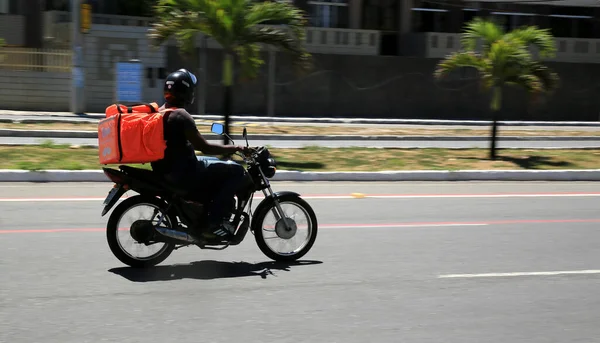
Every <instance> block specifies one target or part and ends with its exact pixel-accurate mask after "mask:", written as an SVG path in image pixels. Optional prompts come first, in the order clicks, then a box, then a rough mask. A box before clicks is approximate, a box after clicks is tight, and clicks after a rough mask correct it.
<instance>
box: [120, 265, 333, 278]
mask: <svg viewBox="0 0 600 343" xmlns="http://www.w3.org/2000/svg"><path fill="white" fill-rule="evenodd" d="M321 263H323V262H321V261H296V262H290V263H283V262H261V263H256V264H253V263H247V262H221V261H199V262H192V263H190V264H178V265H171V266H157V267H151V268H146V269H138V268H130V267H122V268H113V269H109V270H108V271H109V272H111V273H114V274H117V275H120V276H122V277H124V278H126V279H128V280H129V281H133V282H151V281H171V280H181V279H198V280H211V279H222V278H232V277H244V276H260V277H261V278H263V279H266V278H267V276H268V275H273V276H276V275H275V274H274V273H273V271H290V267H295V266H306V265H314V264H321Z"/></svg>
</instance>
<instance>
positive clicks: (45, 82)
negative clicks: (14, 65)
mask: <svg viewBox="0 0 600 343" xmlns="http://www.w3.org/2000/svg"><path fill="white" fill-rule="evenodd" d="M70 87H71V74H69V73H64V72H34V71H8V70H0V104H1V108H2V109H7V110H29V111H68V110H69V100H70V98H69V96H70V95H69V94H70Z"/></svg>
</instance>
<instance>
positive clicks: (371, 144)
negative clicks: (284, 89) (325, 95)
mask: <svg viewBox="0 0 600 343" xmlns="http://www.w3.org/2000/svg"><path fill="white" fill-rule="evenodd" d="M211 138H212V137H211ZM46 141H48V138H29V137H0V145H9V144H15V145H38V144H41V143H43V142H46ZM51 141H53V142H54V143H55V144H73V145H90V146H98V139H96V138H52V139H51ZM209 141H212V142H222V140H220V139H216V140H215V139H209ZM249 142H250V145H252V146H262V145H267V146H271V147H274V148H302V147H306V146H322V147H328V148H342V147H368V148H447V149H452V148H454V149H456V148H488V147H489V142H487V141H431V140H429V141H428V140H424V141H412V140H410V141H352V140H343V141H342V140H340V141H324V140H321V141H318V140H253V139H252V137H250V138H249ZM237 143H243V142H240V141H237ZM497 144H498V147H499V148H515V149H520V148H562V149H568V148H600V136H599V137H598V140H585V141H503V140H498V142H497Z"/></svg>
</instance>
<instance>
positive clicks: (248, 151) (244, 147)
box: [236, 145, 252, 156]
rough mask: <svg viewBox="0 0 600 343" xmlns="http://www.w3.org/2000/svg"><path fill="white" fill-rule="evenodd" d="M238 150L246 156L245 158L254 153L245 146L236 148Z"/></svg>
mask: <svg viewBox="0 0 600 343" xmlns="http://www.w3.org/2000/svg"><path fill="white" fill-rule="evenodd" d="M236 150H237V151H239V152H241V153H242V154H244V155H245V156H248V155H250V153H251V152H252V149H251V148H249V147H247V146H243V145H238V146H236Z"/></svg>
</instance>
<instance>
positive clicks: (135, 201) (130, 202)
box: [106, 195, 177, 268]
mask: <svg viewBox="0 0 600 343" xmlns="http://www.w3.org/2000/svg"><path fill="white" fill-rule="evenodd" d="M140 205H149V206H150V207H154V208H155V209H159V210H160V211H164V209H165V205H166V204H165V203H164V202H163V201H161V200H160V199H157V198H154V197H145V196H141V195H136V196H133V197H131V198H128V199H126V200H124V201H123V202H121V203H120V204H119V205H118V206H117V207H115V210H114V211H113V213H112V214H111V215H110V218H109V219H108V224H107V226H106V239H107V241H108V246H109V247H110V250H111V251H112V253H113V255H115V257H116V258H117V259H119V261H121V262H123V263H124V264H126V265H128V266H130V267H134V268H147V267H152V266H155V265H157V264H159V263H161V262H163V261H164V260H165V259H166V258H167V257H169V255H171V253H172V252H173V249H174V248H175V245H174V244H172V243H156V244H164V246H163V247H162V248H161V249H160V250H159V251H158V252H157V253H155V254H152V255H150V256H149V257H145V258H139V257H135V256H132V255H131V254H129V253H127V252H126V251H124V248H123V246H122V245H121V244H120V241H119V238H118V232H119V223H120V221H121V219H122V218H123V217H124V214H125V213H126V212H127V211H128V210H130V209H132V208H134V207H136V206H140ZM150 219H152V218H150ZM146 220H148V218H146ZM176 220H177V219H176V218H175V217H173V215H172V214H171V215H169V214H167V215H166V216H165V219H164V221H163V223H166V225H168V226H169V227H172V225H173V223H175V222H176Z"/></svg>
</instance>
